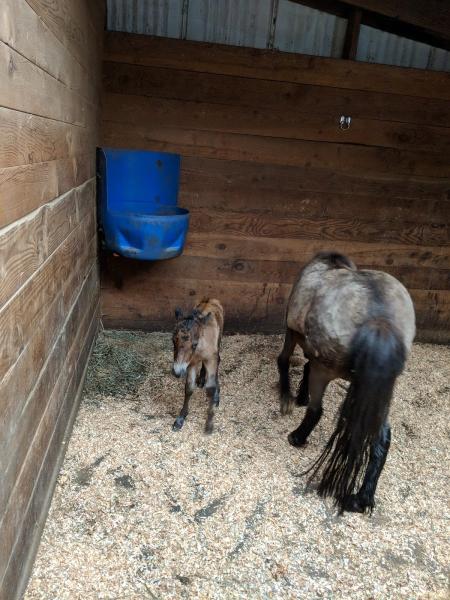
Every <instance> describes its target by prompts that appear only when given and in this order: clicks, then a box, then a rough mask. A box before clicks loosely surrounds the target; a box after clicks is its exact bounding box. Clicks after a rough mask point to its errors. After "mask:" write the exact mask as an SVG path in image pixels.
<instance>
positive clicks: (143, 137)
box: [101, 107, 450, 179]
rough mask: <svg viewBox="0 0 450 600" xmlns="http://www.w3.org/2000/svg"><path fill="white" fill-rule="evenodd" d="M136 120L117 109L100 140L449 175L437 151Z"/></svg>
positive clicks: (360, 169) (366, 170)
mask: <svg viewBox="0 0 450 600" xmlns="http://www.w3.org/2000/svg"><path fill="white" fill-rule="evenodd" d="M134 120H135V119H134V117H133V114H132V113H131V112H129V111H128V110H127V108H126V107H124V109H123V110H122V111H120V113H117V114H116V116H115V121H105V120H104V121H103V122H102V133H101V140H102V142H101V145H103V146H110V147H114V148H130V149H133V148H136V149H142V150H146V149H148V150H155V151H165V152H175V153H178V154H182V155H184V156H197V157H204V158H219V159H226V160H239V161H249V162H258V163H264V164H283V165H290V166H299V167H302V166H303V167H320V168H329V169H336V170H338V171H340V172H347V173H353V174H355V173H360V174H361V175H362V176H365V175H369V176H370V175H374V174H380V173H381V174H390V175H391V176H392V175H394V174H396V175H404V176H425V177H433V178H446V179H448V178H450V165H449V163H448V160H447V158H446V157H444V156H442V155H437V154H429V153H424V152H414V151H406V150H396V149H392V148H376V147H373V148H372V147H368V146H358V145H353V144H337V143H323V142H311V141H303V140H286V139H281V138H266V137H262V136H254V135H237V134H232V133H220V132H208V131H196V130H188V129H178V128H176V127H175V128H167V127H166V128H164V127H160V125H159V123H158V122H155V121H147V122H140V123H135V122H134Z"/></svg>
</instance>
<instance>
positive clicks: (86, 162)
mask: <svg viewBox="0 0 450 600" xmlns="http://www.w3.org/2000/svg"><path fill="white" fill-rule="evenodd" d="M94 176H95V155H94V154H93V153H92V154H87V155H81V156H74V157H72V158H65V159H58V160H54V161H50V162H43V163H35V164H30V165H25V166H20V167H8V168H6V169H0V200H1V202H0V227H4V226H6V225H9V224H10V223H13V222H14V221H17V220H18V219H20V218H21V217H24V216H25V215H27V214H29V213H31V212H32V211H34V210H36V209H37V208H39V207H40V206H43V205H44V204H46V203H48V202H50V201H52V200H54V199H55V198H57V197H58V196H61V195H62V194H64V193H65V192H67V191H68V190H71V189H72V188H73V187H77V186H79V185H81V184H82V183H84V182H85V181H87V180H88V179H91V178H92V177H94Z"/></svg>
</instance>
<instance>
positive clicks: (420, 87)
mask: <svg viewBox="0 0 450 600" xmlns="http://www.w3.org/2000/svg"><path fill="white" fill-rule="evenodd" d="M105 60H107V61H112V62H123V63H128V64H138V65H146V66H154V67H165V68H175V69H185V70H187V71H197V72H200V73H216V74H222V75H236V76H238V77H250V78H255V79H267V80H272V81H289V82H293V83H306V84H311V85H323V86H330V87H339V88H345V89H356V90H367V91H376V92H390V93H397V94H402V95H403V94H404V93H405V90H407V91H408V95H410V96H423V97H425V98H443V99H446V100H448V99H450V86H449V80H450V75H449V74H448V73H440V72H436V71H429V70H428V71H427V70H422V69H404V68H400V67H391V66H385V65H377V64H369V63H362V62H356V61H352V62H349V61H346V60H337V59H331V58H323V57H318V56H306V55H302V54H289V53H286V52H274V51H273V50H257V49H253V48H242V47H240V48H237V47H234V46H226V45H219V44H205V43H201V42H190V41H189V42H188V41H186V40H173V39H168V38H157V37H151V36H147V35H136V34H130V33H119V32H108V33H107V34H106V38H105Z"/></svg>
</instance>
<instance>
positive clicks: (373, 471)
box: [343, 423, 391, 513]
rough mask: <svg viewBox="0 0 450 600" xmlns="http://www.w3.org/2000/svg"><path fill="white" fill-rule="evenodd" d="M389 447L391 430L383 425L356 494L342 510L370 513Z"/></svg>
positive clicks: (371, 450)
mask: <svg viewBox="0 0 450 600" xmlns="http://www.w3.org/2000/svg"><path fill="white" fill-rule="evenodd" d="M390 445H391V428H390V426H389V424H388V423H385V424H384V425H383V426H382V428H381V430H380V433H379V435H378V438H377V439H376V440H375V441H374V442H373V444H372V445H371V447H370V454H369V462H368V464H367V469H366V474H365V476H364V480H363V483H362V486H361V489H360V490H359V492H358V493H357V494H351V495H350V496H349V497H348V498H347V499H346V501H345V504H344V507H343V508H344V510H348V511H350V512H360V513H364V512H366V511H369V512H372V510H373V508H374V506H375V490H376V489H377V484H378V479H379V478H380V475H381V471H382V470H383V467H384V463H385V462H386V458H387V455H388V452H389V446H390Z"/></svg>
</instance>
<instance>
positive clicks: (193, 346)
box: [192, 342, 197, 350]
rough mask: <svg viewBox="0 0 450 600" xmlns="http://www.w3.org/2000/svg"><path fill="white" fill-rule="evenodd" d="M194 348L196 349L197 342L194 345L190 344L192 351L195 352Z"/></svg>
mask: <svg viewBox="0 0 450 600" xmlns="http://www.w3.org/2000/svg"><path fill="white" fill-rule="evenodd" d="M196 348H197V342H194V343H193V344H192V350H195V349H196Z"/></svg>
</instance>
